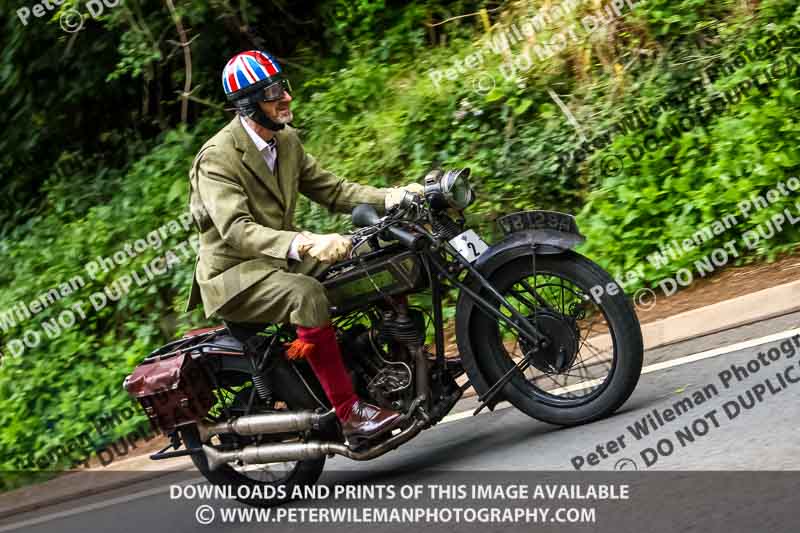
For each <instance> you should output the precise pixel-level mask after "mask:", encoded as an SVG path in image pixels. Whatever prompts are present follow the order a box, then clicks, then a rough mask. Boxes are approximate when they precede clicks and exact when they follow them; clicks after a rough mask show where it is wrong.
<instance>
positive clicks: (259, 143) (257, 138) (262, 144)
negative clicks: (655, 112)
mask: <svg viewBox="0 0 800 533" xmlns="http://www.w3.org/2000/svg"><path fill="white" fill-rule="evenodd" d="M239 120H240V121H241V123H242V126H244V131H246V132H247V135H249V136H250V139H252V141H253V144H255V145H256V149H257V150H258V151H259V152H263V151H264V150H265V149H267V148H274V147H275V143H274V142H273V143H272V144H270V143H268V142H267V141H265V140H264V139H262V138H261V135H259V134H258V133H256V130H254V129H253V128H251V127H250V124H248V123H247V121H246V120H245V119H244V117H242V116H240V117H239ZM272 139H273V140H275V137H273V138H272Z"/></svg>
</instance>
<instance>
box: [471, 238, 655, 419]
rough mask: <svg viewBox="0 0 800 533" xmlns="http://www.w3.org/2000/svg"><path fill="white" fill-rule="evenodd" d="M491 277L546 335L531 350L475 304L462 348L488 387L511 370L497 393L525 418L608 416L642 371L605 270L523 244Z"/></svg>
mask: <svg viewBox="0 0 800 533" xmlns="http://www.w3.org/2000/svg"><path fill="white" fill-rule="evenodd" d="M488 280H489V282H490V283H491V284H492V285H493V286H494V287H495V288H496V289H497V290H498V291H499V292H500V294H502V295H503V296H504V297H505V298H506V300H507V301H508V302H509V303H510V304H511V305H512V306H513V307H514V308H515V309H516V310H517V311H519V312H520V313H521V314H522V315H523V316H524V317H525V318H526V319H527V320H528V321H529V322H530V323H531V324H534V325H535V326H536V327H537V328H538V329H539V331H541V332H542V333H544V334H545V336H546V337H547V339H548V345H547V346H545V347H540V348H539V349H536V348H535V347H533V346H531V345H530V343H528V342H526V341H525V340H524V339H520V336H519V334H518V333H517V332H516V331H515V330H514V329H512V328H511V327H510V326H508V325H506V324H505V322H503V321H500V320H498V319H497V318H495V317H492V316H489V315H488V314H487V313H485V312H482V311H480V310H479V309H474V310H473V311H472V313H471V316H470V321H469V330H468V331H469V340H468V343H469V346H468V347H466V349H468V350H469V351H470V352H471V353H472V354H473V357H476V358H479V366H480V367H481V370H482V372H483V373H484V376H485V377H486V379H487V382H488V383H489V385H490V386H491V385H492V384H493V383H495V382H496V381H497V380H499V379H500V378H501V377H503V376H504V375H506V374H508V373H509V371H510V372H511V379H510V381H509V382H508V383H507V384H506V385H505V386H504V388H503V389H502V393H501V394H502V396H503V397H504V398H505V399H507V400H508V401H509V402H510V403H511V404H512V405H514V406H515V407H516V408H517V409H519V410H521V411H522V412H524V413H526V414H527V415H529V416H531V417H533V418H536V419H538V420H541V421H544V422H548V423H551V424H557V425H562V426H572V425H578V424H585V423H588V422H592V421H594V420H597V419H600V418H603V417H606V416H609V415H610V414H612V413H613V412H614V411H616V410H617V409H619V407H620V406H622V404H623V403H625V401H626V400H627V399H628V398H629V397H630V395H631V394H632V393H633V390H634V389H635V388H636V384H637V382H638V380H639V375H640V373H641V369H642V358H643V346H642V334H641V329H640V326H639V321H638V319H637V317H636V313H635V311H634V309H633V306H632V305H631V303H630V301H629V300H628V299H627V298H626V297H625V294H624V293H623V292H622V290H621V289H619V290H618V291H617V290H613V289H612V290H610V291H608V292H606V291H605V289H606V288H608V287H610V285H609V284H613V283H614V280H613V278H612V277H611V276H610V275H609V274H608V273H606V272H605V271H604V270H603V269H602V268H600V267H599V266H598V265H597V264H595V263H594V262H592V261H590V260H589V259H587V258H586V257H583V256H582V255H580V254H578V253H575V252H572V251H565V252H563V253H559V254H552V255H537V254H533V253H532V252H531V250H530V249H528V250H525V251H524V252H523V251H521V254H519V255H517V256H516V257H513V258H511V259H509V260H508V261H507V262H506V263H505V264H503V265H501V266H500V267H498V268H497V269H495V270H494V271H493V273H492V274H491V275H490V277H489V279H488ZM593 288H594V292H592V289H593ZM598 288H603V294H602V295H600V296H599V297H598V296H597V294H598V292H599V289H598ZM611 293H613V294H611ZM484 296H487V295H485V294H484ZM593 296H594V297H593ZM494 305H495V307H497V308H498V309H499V310H500V311H501V312H502V313H503V314H505V315H507V316H511V313H510V312H509V311H508V310H507V309H505V308H504V307H501V306H500V304H499V303H495V304H494ZM459 344H461V343H459Z"/></svg>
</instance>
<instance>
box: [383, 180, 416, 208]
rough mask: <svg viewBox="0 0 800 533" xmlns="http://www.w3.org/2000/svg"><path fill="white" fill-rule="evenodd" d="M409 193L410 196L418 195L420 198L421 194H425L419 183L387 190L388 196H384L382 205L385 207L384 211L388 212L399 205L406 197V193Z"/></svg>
mask: <svg viewBox="0 0 800 533" xmlns="http://www.w3.org/2000/svg"><path fill="white" fill-rule="evenodd" d="M409 192H410V193H411V194H419V195H420V196H422V195H423V194H425V187H424V186H422V185H420V184H419V183H410V184H408V185H405V186H403V187H398V188H394V189H389V192H388V194H386V199H385V200H384V205H385V207H386V210H387V211H388V210H389V209H391V208H393V207H395V206H397V205H400V203H401V202H402V201H403V199H404V198H405V197H406V193H409Z"/></svg>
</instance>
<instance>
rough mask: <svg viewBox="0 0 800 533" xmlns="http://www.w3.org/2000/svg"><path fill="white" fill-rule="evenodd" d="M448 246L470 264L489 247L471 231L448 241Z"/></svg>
mask: <svg viewBox="0 0 800 533" xmlns="http://www.w3.org/2000/svg"><path fill="white" fill-rule="evenodd" d="M450 244H451V245H452V246H453V248H455V249H456V250H457V251H458V253H460V254H461V256H462V257H464V259H466V260H467V261H469V262H470V263H473V262H475V260H476V259H477V258H479V257H480V256H481V254H482V253H483V252H485V251H486V250H487V249H489V245H488V244H486V243H485V242H483V239H481V238H480V237H479V236H478V234H477V233H475V232H474V231H472V230H471V229H468V230H467V231H465V232H464V233H462V234H461V235H458V236H457V237H454V238H452V239H450Z"/></svg>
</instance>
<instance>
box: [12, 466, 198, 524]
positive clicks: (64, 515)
mask: <svg viewBox="0 0 800 533" xmlns="http://www.w3.org/2000/svg"><path fill="white" fill-rule="evenodd" d="M201 481H205V478H202V477H201V478H195V479H190V480H189V481H183V482H181V483H172V484H171V485H176V486H178V485H181V486H183V485H194V484H196V483H200V482H201ZM162 492H169V487H158V488H154V489H148V490H143V491H140V492H135V493H133V494H128V495H127V496H120V497H119V498H112V499H110V500H105V501H102V502H97V503H92V504H89V505H84V506H83V507H78V508H77V509H70V510H69V511H61V512H58V513H52V514H49V515H45V516H40V517H39V518H31V519H30V520H25V521H24V522H17V523H16V524H10V525H7V526H0V533H5V532H6V531H14V530H16V529H21V528H23V527H30V526H36V525H39V524H44V523H45V522H51V521H53V520H58V519H59V518H68V517H70V516H75V515H78V514H82V513H87V512H89V511H97V510H98V509H105V508H106V507H112V506H114V505H119V504H121V503H128V502H132V501H134V500H139V499H141V498H148V497H150V496H155V495H156V494H161V493H162Z"/></svg>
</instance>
